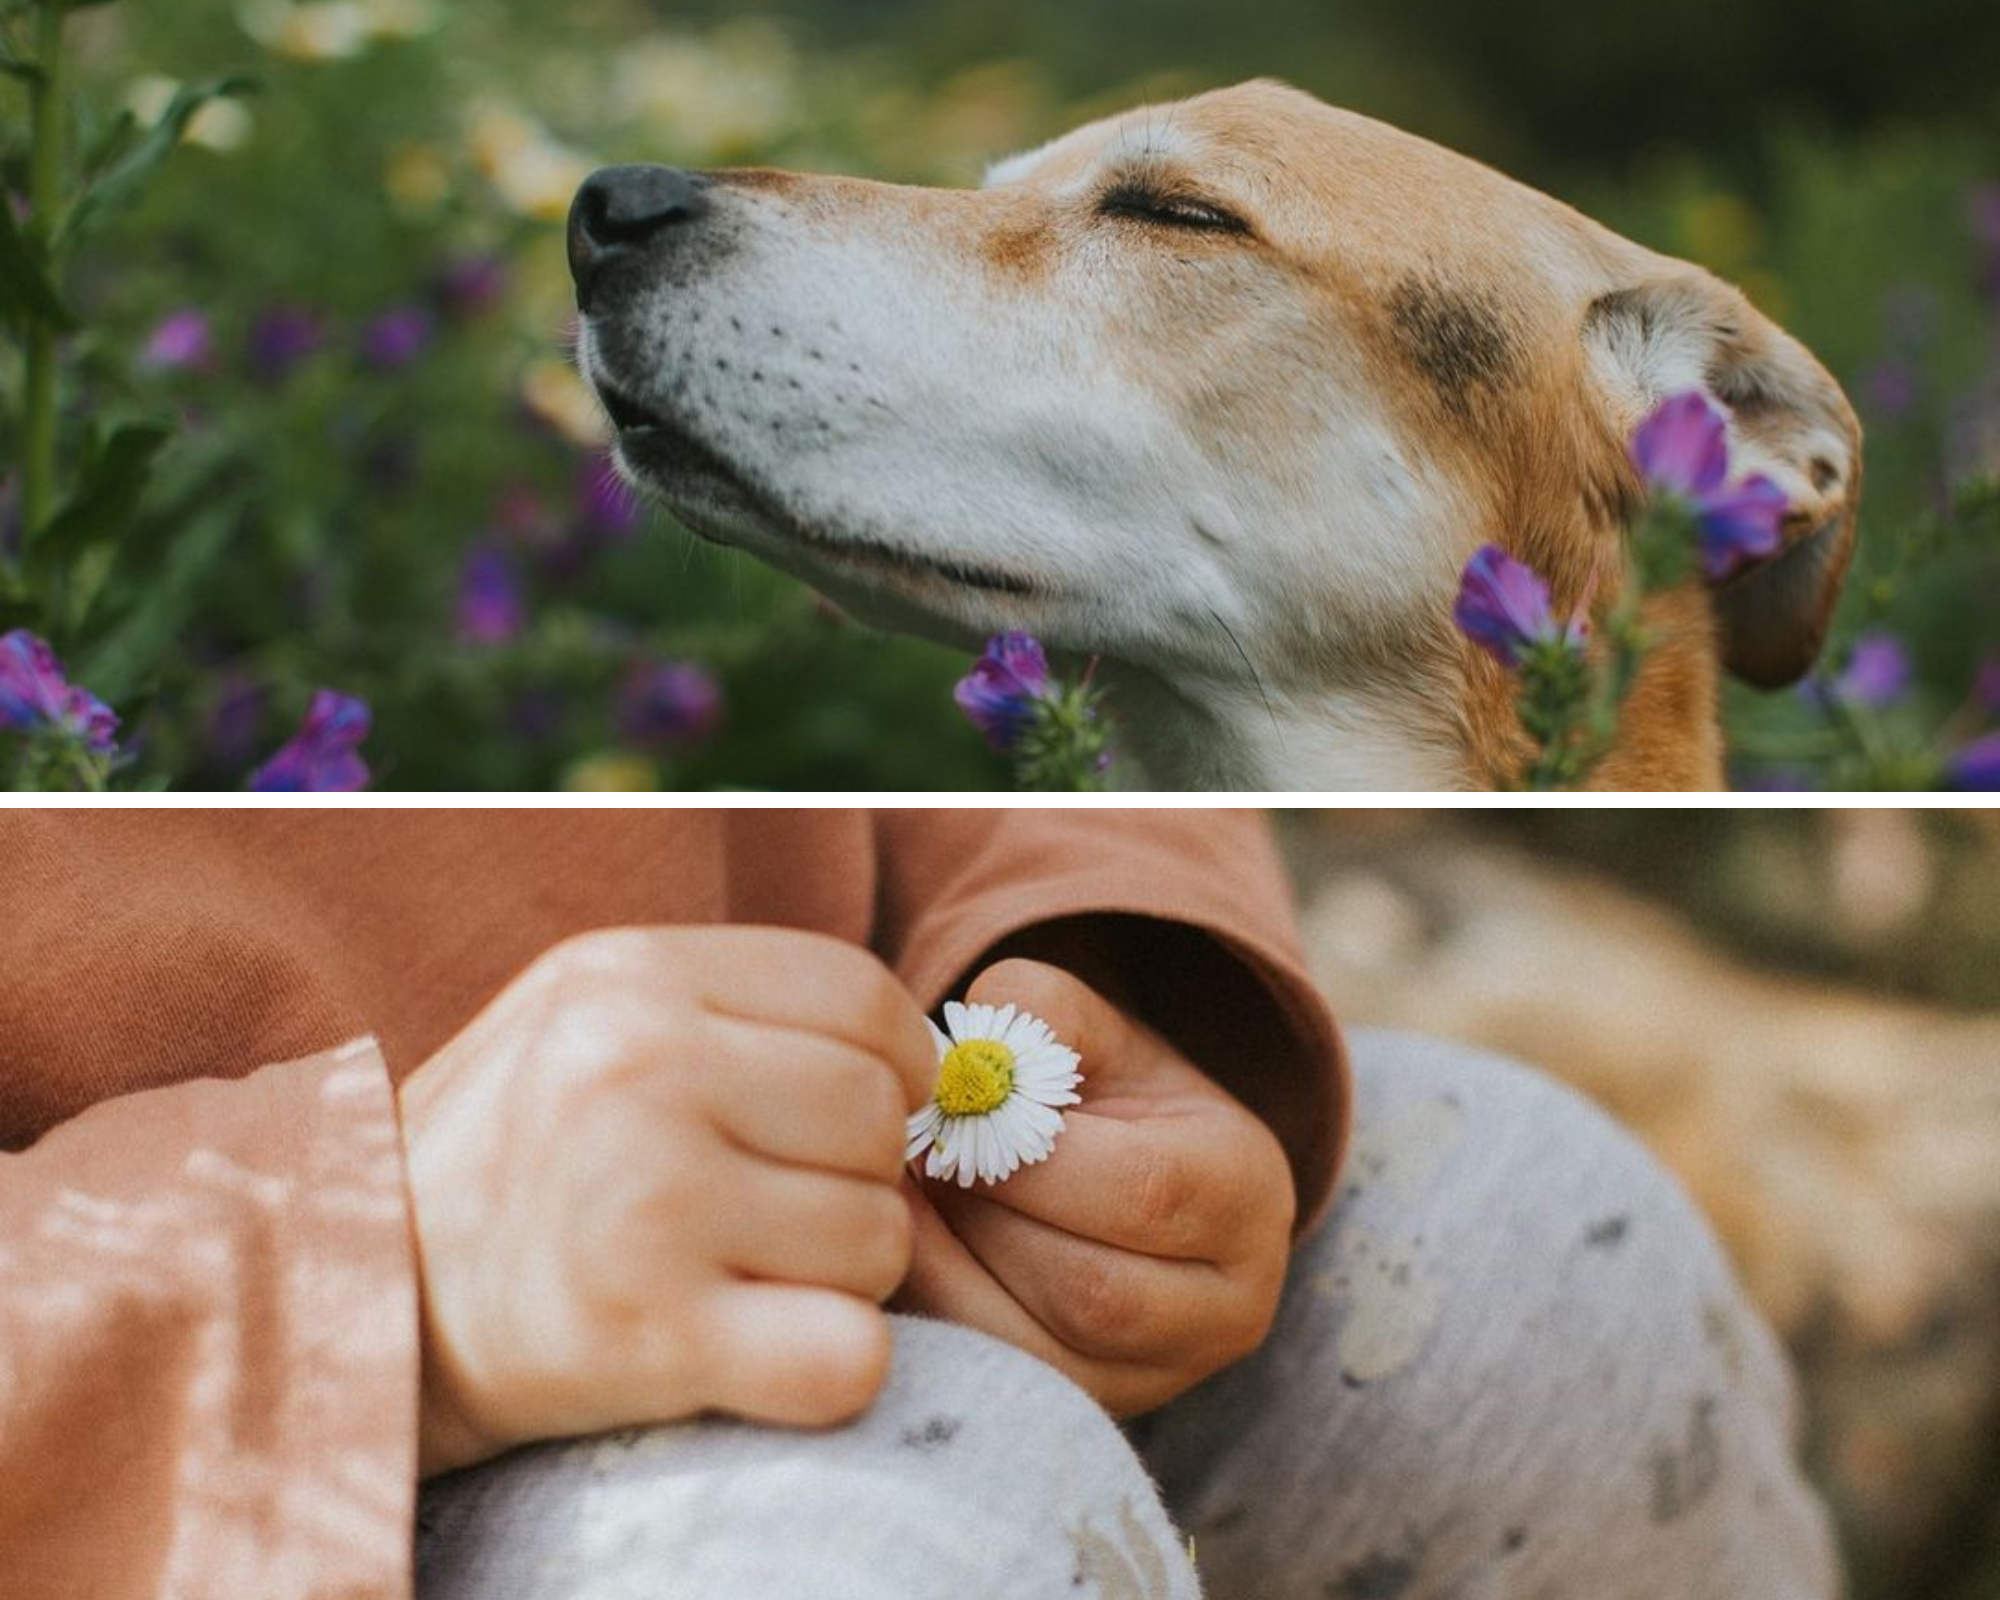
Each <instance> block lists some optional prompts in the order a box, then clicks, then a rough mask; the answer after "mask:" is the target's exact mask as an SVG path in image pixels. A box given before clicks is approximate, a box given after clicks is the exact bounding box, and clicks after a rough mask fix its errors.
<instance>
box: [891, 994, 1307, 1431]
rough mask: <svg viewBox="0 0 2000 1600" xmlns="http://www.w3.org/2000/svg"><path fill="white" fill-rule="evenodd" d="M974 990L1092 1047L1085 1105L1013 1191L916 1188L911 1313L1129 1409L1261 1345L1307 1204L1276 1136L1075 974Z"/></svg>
mask: <svg viewBox="0 0 2000 1600" xmlns="http://www.w3.org/2000/svg"><path fill="white" fill-rule="evenodd" d="M968 998H969V999H971V1000H973V1001H977V1002H983V1003H985V1004H989V1005H1000V1004H1004V1003H1006V1002H1008V1001H1012V1002H1014V1003H1015V1004H1017V1005H1019V1006H1020V1007H1021V1008H1022V1009H1023V1010H1024V1011H1030V1012H1033V1013H1034V1014H1035V1015H1036V1016H1038V1017H1040V1018H1041V1019H1042V1020H1043V1021H1045V1022H1047V1023H1048V1024H1049V1026H1050V1027H1051V1028H1053V1029H1054V1030H1055V1033H1056V1037H1057V1038H1059V1039H1061V1040H1062V1042H1063V1043H1064V1044H1066V1045H1068V1046H1069V1047H1070V1048H1071V1049H1073V1050H1077V1051H1079V1052H1081V1054H1082V1056H1083V1063H1082V1071H1083V1073H1084V1081H1083V1090H1082V1093H1083V1104H1082V1105H1081V1106H1077V1107H1072V1108H1071V1109H1070V1110H1069V1111H1068V1112H1066V1113H1065V1114H1064V1121H1065V1123H1066V1126H1065V1128H1064V1131H1063V1133H1062V1135H1061V1137H1060V1138H1059V1139H1058V1140H1057V1141H1056V1148H1055V1154H1054V1155H1052V1156H1050V1157H1049V1159H1048V1160H1047V1161H1046V1162H1043V1163H1042V1164H1040V1165H1038V1166H1032V1167H1024V1168H1023V1169H1021V1170H1020V1171H1019V1172H1017V1173H1015V1174H1014V1175H1013V1176H1012V1177H1011V1178H1009V1179H1008V1180H1007V1181H1006V1182H1005V1183H1003V1184H1000V1185H997V1186H987V1185H981V1186H979V1187H978V1188H975V1189H972V1190H961V1189H959V1188H957V1187H955V1186H952V1185H946V1184H938V1183H927V1182H926V1183H921V1184H915V1183H914V1182H913V1188H912V1191H911V1202H912V1210H913V1211H914V1213H915V1214H916V1218H917V1242H916V1259H915V1263H914V1265H913V1266H912V1267H911V1270H910V1279H909V1282H908V1283H907V1284H906V1285H905V1288H904V1291H903V1294H902V1295H901V1296H899V1298H898V1300H897V1304H898V1306H899V1307H900V1306H905V1305H907V1306H908V1308H910V1309H912V1310H916V1311H921V1312H924V1313H926V1314H929V1315H933V1316H939V1317H945V1318H948V1319H950V1320H951V1321H953V1322H960V1323H965V1324H967V1325H969V1326H971V1327H975V1328H981V1329H983V1330H985V1331H986V1332H988V1333H991V1334H995V1335H997V1336H998V1337H1000V1338H1002V1339H1005V1340H1007V1341H1008V1342H1009V1343H1010V1344H1014V1345H1018V1346H1019V1347H1020V1348H1021V1349H1023V1350H1026V1351H1028V1352H1029V1353H1031V1354H1033V1355H1037V1356H1040V1357H1041V1358H1042V1359H1043V1360H1045V1361H1048V1362H1050V1363H1052V1364H1053V1365H1055V1366H1056V1367H1059V1368H1060V1369H1061V1370H1062V1371H1064V1372H1066V1373H1068V1374H1069V1375H1070V1376H1071V1377H1072V1378H1074V1379H1075V1380H1076V1381H1077V1382H1078V1383H1080V1384H1082V1385H1083V1387H1084V1388H1086V1389H1087V1390H1089V1391H1090V1392H1091V1394H1093V1395H1095V1396H1096V1397H1097V1399H1098V1400H1099V1401H1100V1402H1102V1403H1103V1404H1104V1405H1105V1406H1107V1407H1109V1408H1110V1409H1111V1410H1112V1411H1114V1412H1116V1413H1119V1414H1121V1415H1131V1414H1134V1413H1137V1412H1141V1411H1148V1410H1151V1409H1152V1408H1154V1407H1156V1406H1160V1405H1164V1404H1165V1403H1166V1402H1167V1401H1168V1400H1171V1399H1172V1398H1173V1397H1174V1396H1175V1395H1177V1394H1180V1393H1181V1392H1182V1391H1183V1390H1185V1389H1188V1388H1191V1387H1193V1385H1195V1384H1196V1383H1198V1382H1200V1381H1201V1380H1202V1379H1203V1378H1205V1377H1207V1376H1208V1375H1209V1374H1210V1373H1212V1372H1215V1371H1217V1370H1219V1369H1220V1368H1222V1367H1225V1366H1227V1365H1228V1364H1229V1363H1230V1362H1232V1361H1235V1360H1237V1359H1239V1358H1240V1357H1242V1356H1244V1355H1247V1354H1248V1353H1249V1352H1250V1351H1251V1350H1253V1349H1255V1348H1256V1346H1257V1345H1258V1343H1259V1342H1260V1341H1261V1340H1262V1339H1263V1337H1264V1334H1265V1333H1266V1332H1267V1331H1268V1330H1269V1328H1270V1325H1271V1318H1272V1316H1273V1315H1274V1314H1275V1312H1276V1310H1277V1304H1278V1295H1279V1292H1280V1291H1281V1289H1282V1288H1283V1286H1284V1276H1285V1265H1286V1260H1287V1257H1288V1255H1289V1251H1290V1242H1291V1227H1292V1218H1293V1211H1294V1206H1295V1200H1294V1194H1293V1189H1292V1179H1291V1171H1290V1168H1289V1165H1288V1163H1287V1161H1286V1159H1285V1154H1284V1151H1283V1150H1282V1148H1281V1147H1280V1146H1279V1144H1278V1141H1277V1139H1276V1137H1275V1136H1274V1135H1273V1134H1272V1133H1271V1132H1270V1130H1269V1129H1267V1128H1266V1127H1265V1126H1264V1124H1263V1123H1262V1122H1260V1121H1259V1120H1258V1119H1257V1118H1256V1117H1255V1116H1254V1115H1252V1113H1251V1112H1250V1111H1248V1110H1247V1109H1246V1108H1245V1107H1244V1106H1243V1105H1242V1104H1241V1103H1240V1102H1239V1101H1237V1100H1235V1099H1233V1098H1232V1097H1231V1096H1230V1095H1229V1094H1228V1093H1227V1092H1226V1091H1224V1090H1223V1089H1221V1088H1220V1087H1218V1086H1217V1085H1216V1084H1215V1083H1214V1082H1213V1081H1212V1080H1210V1079H1209V1078H1208V1077H1206V1076H1205V1075H1204V1074H1203V1073H1202V1072H1201V1071H1200V1070H1199V1069H1197V1068H1196V1067H1194V1066H1193V1065H1191V1064H1190V1063H1189V1062H1188V1061H1187V1059H1186V1058H1185V1057H1183V1056H1182V1055H1181V1054H1180V1053H1179V1052H1178V1051H1176V1050H1175V1049H1174V1048H1173V1046H1171V1045H1170V1044H1168V1043H1167V1042H1166V1041H1165V1040H1164V1039H1162V1038H1161V1037H1160V1036H1159V1035H1158V1034H1156V1033H1154V1032H1152V1031H1151V1030H1150V1029H1149V1028H1147V1027H1146V1026H1145V1025H1144V1024H1143V1023H1140V1022H1138V1021H1136V1020H1134V1019H1133V1018H1131V1017H1129V1016H1127V1015H1126V1014H1125V1013H1124V1012H1122V1011H1120V1010H1119V1009H1118V1008H1117V1007H1115V1006H1113V1005H1112V1004H1111V1003H1110V1002H1109V1001H1107V1000H1105V999H1104V998H1103V997H1102V996H1100V995H1099V994H1098V993H1097V992H1096V991H1095V990H1093V989H1091V988H1090V987H1089V986H1088V985H1087V984H1084V983H1083V982H1081V981H1080V980H1078V979H1076V978H1073V977H1071V976H1070V975H1069V974H1068V973H1066V972H1063V971H1062V970H1061V969H1059V968H1056V967H1052V966H1047V965H1044V964H1043V963H1041V962H1036V961H1020V960H1014V961H1003V962H1000V963H999V964H998V965H996V966H993V967H989V968H988V969H987V970H986V971H985V972H984V973H982V974H981V975H980V976H979V978H978V979H977V980H976V981H975V982H974V983H973V985H972V988H971V991H970V993H969V995H968ZM919 1190H920V1192H919Z"/></svg>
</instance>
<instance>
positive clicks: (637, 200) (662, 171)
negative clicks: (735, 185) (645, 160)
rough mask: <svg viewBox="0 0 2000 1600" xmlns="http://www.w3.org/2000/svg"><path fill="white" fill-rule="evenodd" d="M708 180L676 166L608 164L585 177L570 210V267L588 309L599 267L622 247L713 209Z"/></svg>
mask: <svg viewBox="0 0 2000 1600" xmlns="http://www.w3.org/2000/svg"><path fill="white" fill-rule="evenodd" d="M707 187H708V186H707V184H706V183H705V182H704V181H703V180H702V179H700V178H697V177H696V176H694V174H692V173H688V172H682V171H680V170H679V169H678V168H675V167H650V166H622V167H604V168H601V169H600V170H598V171H596V172H593V173H592V174H591V175H590V176H589V177H588V178H586V179H585V180H584V183H583V187H582V188H580V189H578V190H577V192H576V199H575V200H574V201H573V202H572V203H571V205H570V210H569V234H568V241H567V242H568V246H569V269H570V276H571V277H573V278H575V280H576V287H577V298H578V300H579V301H580V302H584V303H585V309H586V310H587V309H588V304H587V302H588V300H589V297H590V290H591V288H592V287H593V283H594V280H595V278H596V277H597V274H598V271H599V269H600V268H602V267H603V265H604V264H605V262H606V261H608V260H610V259H611V258H612V257H613V256H615V255H616V254H617V253H618V252H619V251H620V250H622V249H625V248H628V247H630V246H635V245H642V244H645V243H646V242H647V241H648V240H650V239H652V238H653V237H654V236H655V235H657V234H659V233H661V232H662V231H664V230H665V229H667V228H671V227H674V226H677V225H679V224H683V223H689V222H694V221H697V220H699V219H700V218H701V217H703V216H705V215H706V214H707V212H708V195H707V192H706V191H707Z"/></svg>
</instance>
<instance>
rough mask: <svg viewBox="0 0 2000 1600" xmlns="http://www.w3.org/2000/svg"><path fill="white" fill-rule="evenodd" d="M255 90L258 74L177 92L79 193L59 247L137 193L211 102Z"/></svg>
mask: <svg viewBox="0 0 2000 1600" xmlns="http://www.w3.org/2000/svg"><path fill="white" fill-rule="evenodd" d="M256 89H257V81H256V80H255V79H254V78H247V77H241V76H238V77H229V78H215V79H211V80H210V81H209V82H207V83H190V84H185V85H183V86H182V87H181V88H180V89H178V90H176V91H175V93H174V97H173V99H172V100H170V101H168V102H167V109H166V110H164V111H162V112H161V113H160V120H159V121H158V122H156V123H154V124H153V125H152V127H150V128H148V129H147V130H146V132H145V135H144V136H143V137H142V138H140V139H139V140H138V141H137V142H136V143H135V144H133V145H132V146H131V148H130V149H128V150H126V151H125V152H124V153H123V154H122V155H121V156H119V157H118V159H117V160H115V161H113V162H112V164H111V165H110V166H109V167H108V168H107V169H106V170H105V171H104V172H103V173H101V174H100V175H98V176H97V177H96V178H95V179H93V180H92V181H91V183H90V184H89V185H88V186H87V187H86V188H85V189H84V191H83V193H82V194H80V195H78V196H77V198H76V202H75V203H74V204H73V205H72V206H71V207H70V209H69V215H68V216H66V217H64V218H63V220H62V225H61V227H59V228H58V229H57V230H56V239H57V246H56V248H57V249H58V250H61V249H63V248H65V247H66V246H67V245H68V244H69V243H70V241H71V240H73V239H75V238H76V237H77V236H78V235H79V234H81V233H83V232H85V231H87V230H88V229H90V228H91V227H94V226H95V225H96V224H97V222H98V221H100V220H101V219H102V218H103V217H104V215H105V214H106V213H107V212H109V211H111V210H113V209H115V208H116V207H118V206H120V205H124V204H126V203H127V202H128V201H130V200H132V199H133V198H134V197H136V196H137V194H138V193H139V191H140V189H142V188H143V187H144V186H145V183H146V180H147V179H148V178H150V177H152V175H153V173H154V172H155V171H156V170H158V168H159V166H160V163H161V162H163V161H165V160H166V159H167V157H168V156H170V155H172V154H173V152H174V147H175V146H176V145H178V144H179V143H180V142H181V135H182V134H183V133H185V132H186V131H187V125H188V124H189V123H190V122H192V121H193V120H194V117H195V113H196V112H198V111H200V110H201V108H202V107H203V106H205V105H207V104H208V103H209V102H210V101H211V100H220V99H225V98H230V97H235V96H241V95H247V94H253V93H255V92H256Z"/></svg>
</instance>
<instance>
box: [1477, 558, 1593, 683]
mask: <svg viewBox="0 0 2000 1600" xmlns="http://www.w3.org/2000/svg"><path fill="white" fill-rule="evenodd" d="M1549 599H1550V597H1549V586H1548V585H1547V584H1546V583H1544V582H1543V581H1542V579H1541V576H1540V574H1538V573H1537V572H1536V571H1535V570H1534V569H1533V568H1532V567H1526V566H1523V565H1522V564H1521V563H1520V562H1518V561H1516V560H1515V559H1514V558H1513V557H1512V556H1510V555H1508V554H1507V552H1506V551H1504V550H1502V549H1501V548H1500V547H1499V546H1498V545H1494V544H1489V545H1484V546H1482V547H1481V548H1480V550H1479V552H1478V553H1477V554H1476V555H1474V556H1473V558H1472V559H1471V560H1470V561H1468V562H1467V563H1466V564H1465V573H1464V576H1463V577H1461V578H1460V580H1459V586H1458V601H1457V604H1455V605H1454V606H1453V607H1452V613H1451V614H1452V619H1453V620H1454V621H1455V622H1457V624H1458V626H1459V629H1460V631H1461V632H1463V633H1464V634H1465V636H1466V637H1467V638H1469V639H1470V640H1471V641H1472V642H1473V643H1474V644H1476V645H1478V646H1479V647H1480V648H1481V649H1482V650H1484V651H1485V652H1486V653H1487V654H1488V655H1490V656H1492V657H1493V659H1494V660H1495V661H1498V662H1499V663H1500V665H1501V666H1503V667H1509V668H1512V667H1518V666H1519V665H1520V664H1521V658H1522V657H1523V656H1524V655H1525V654H1526V653H1527V652H1528V651H1529V650H1530V649H1532V648H1533V647H1534V646H1536V645H1538V644H1545V643H1550V642H1553V641H1557V640H1560V641H1562V642H1563V643H1565V644H1567V645H1568V646H1569V647H1570V648H1571V649H1581V648H1582V646H1583V637H1584V626H1583V623H1582V621H1581V620H1580V619H1575V620H1572V621H1570V622H1567V623H1563V622H1558V621H1557V620H1556V617H1555V613H1554V612H1553V611H1551V610H1550V609H1549Z"/></svg>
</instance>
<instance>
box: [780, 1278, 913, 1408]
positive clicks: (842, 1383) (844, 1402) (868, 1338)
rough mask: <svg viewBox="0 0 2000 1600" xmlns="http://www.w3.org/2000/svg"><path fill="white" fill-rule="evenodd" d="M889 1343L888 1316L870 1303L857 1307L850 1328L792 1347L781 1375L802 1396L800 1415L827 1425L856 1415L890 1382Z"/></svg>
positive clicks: (890, 1345)
mask: <svg viewBox="0 0 2000 1600" xmlns="http://www.w3.org/2000/svg"><path fill="white" fill-rule="evenodd" d="M892 1348H893V1341H892V1338H891V1336H890V1332H889V1319H888V1318H887V1317H886V1316H884V1315H883V1314H882V1313H881V1312H880V1311H878V1310H876V1309H875V1308H873V1307H872V1306H870V1307H862V1306H857V1307H856V1308H855V1315H854V1317H853V1318H852V1319H851V1322H850V1325H849V1326H848V1327H846V1328H844V1329H842V1330H841V1331H840V1332H839V1333H837V1334H835V1335H833V1336H830V1337H828V1338H826V1339H823V1340H821V1341H819V1342H818V1343H816V1344H813V1345H809V1346H804V1347H801V1348H800V1349H798V1350H796V1351H795V1352H794V1353H793V1354H792V1356H791V1357H790V1365H791V1368H792V1370H791V1371H790V1372H788V1373H787V1374H786V1375H785V1380H786V1387H787V1388H789V1389H791V1390H792V1391H793V1392H794V1393H796V1394H798V1395H799V1396H800V1397H801V1399H800V1404H799V1407H798V1410H799V1413H800V1415H799V1420H800V1421H801V1422H802V1423H804V1424H806V1425H807V1426H819V1427H831V1426H833V1425H834V1424H836V1423H842V1422H850V1421H852V1420H853V1419H854V1418H855V1417H858V1416H860V1415H861V1413H862V1412H864V1411H866V1410H867V1409H868V1408H869V1406H871V1405H873V1404H874V1402H875V1397H876V1396H877V1395H878V1394H880V1393H881V1392H882V1386H883V1385H884V1384H885V1383H887V1382H888V1379H889V1361H890V1356H891V1352H892Z"/></svg>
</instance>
